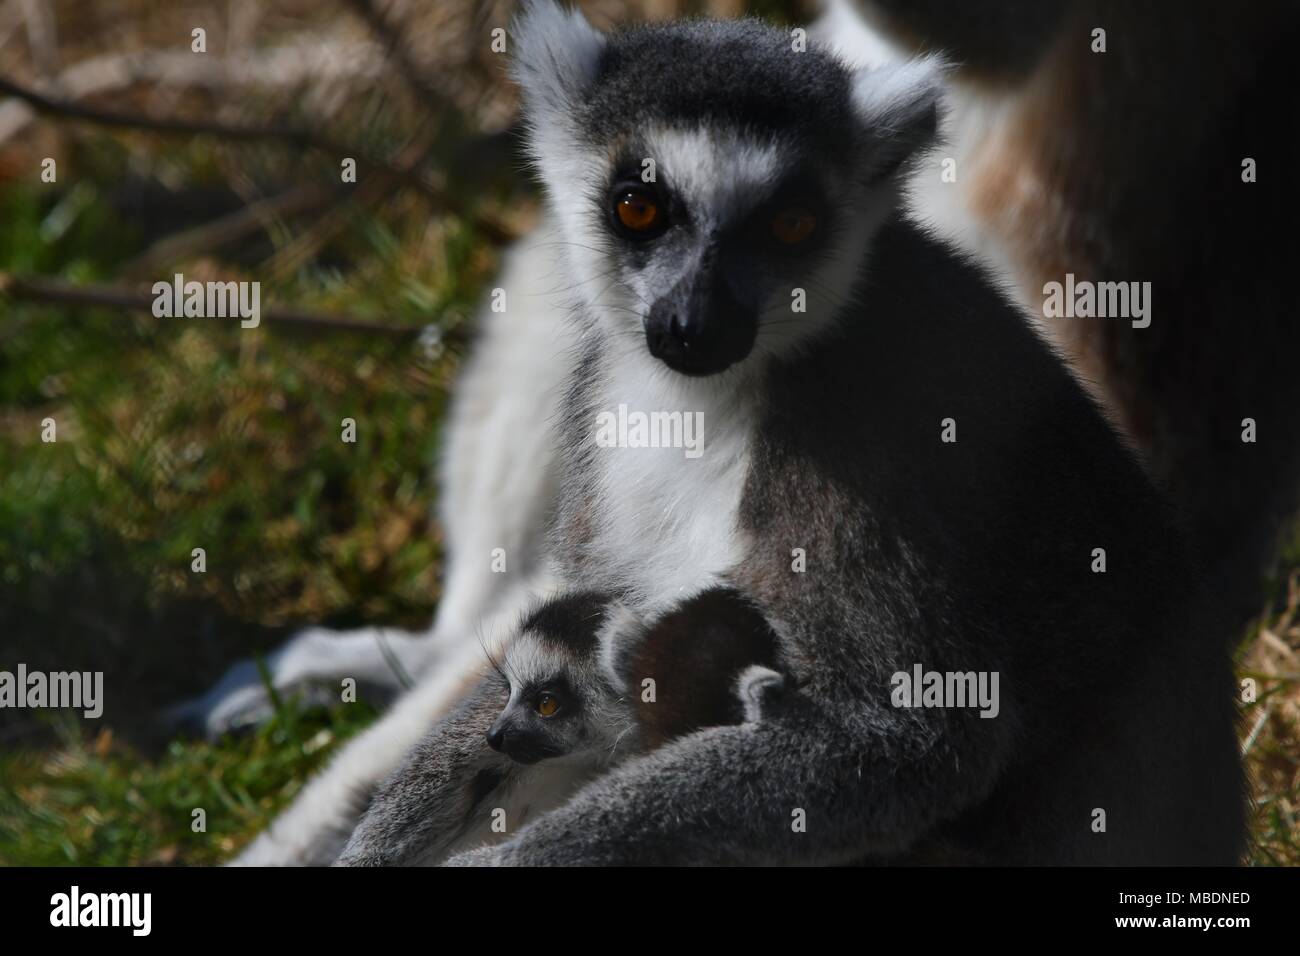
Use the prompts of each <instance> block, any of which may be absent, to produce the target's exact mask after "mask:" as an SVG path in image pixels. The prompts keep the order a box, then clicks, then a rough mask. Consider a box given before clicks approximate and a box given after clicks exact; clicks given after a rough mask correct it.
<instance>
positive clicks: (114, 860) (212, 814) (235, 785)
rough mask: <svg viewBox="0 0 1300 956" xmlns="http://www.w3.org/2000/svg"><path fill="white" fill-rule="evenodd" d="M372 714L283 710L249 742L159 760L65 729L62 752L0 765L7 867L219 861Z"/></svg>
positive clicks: (8, 758)
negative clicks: (14, 865) (2, 782)
mask: <svg viewBox="0 0 1300 956" xmlns="http://www.w3.org/2000/svg"><path fill="white" fill-rule="evenodd" d="M374 715H375V710H374V709H373V708H372V707H369V706H368V705H366V704H364V703H358V704H354V705H350V706H343V707H340V708H337V709H335V710H332V711H328V712H326V711H320V710H316V711H312V712H310V713H304V712H302V711H300V710H299V709H298V708H297V707H296V706H294V705H293V704H292V703H288V704H286V705H285V706H283V707H282V708H281V709H280V711H279V712H278V713H277V714H276V716H275V717H274V718H273V719H272V720H271V721H270V722H269V723H267V724H265V725H264V726H262V727H260V728H258V729H257V730H256V731H255V732H253V733H251V734H248V735H245V736H241V737H228V738H226V739H224V740H222V741H219V742H217V743H211V744H209V743H205V742H202V741H194V740H183V739H177V740H173V741H171V742H170V743H169V744H167V746H166V748H165V750H164V752H163V753H161V754H160V755H157V756H156V757H152V758H150V757H147V756H145V755H143V754H141V753H140V752H139V751H137V750H135V749H134V748H132V747H130V746H128V745H124V744H121V743H119V742H116V741H115V740H114V738H113V734H112V732H111V731H110V730H108V729H101V730H98V731H96V730H95V729H93V728H91V727H89V726H86V725H82V724H78V723H77V722H75V721H62V722H59V723H58V725H57V726H56V728H55V730H56V731H57V741H58V743H57V745H56V746H54V747H52V748H49V749H43V750H26V749H24V750H18V751H16V752H12V753H7V754H4V755H0V779H3V780H5V781H6V786H5V787H3V788H0V863H7V864H23V865H26V866H68V865H95V866H131V865H141V864H144V865H167V864H178V863H186V864H213V863H219V862H222V861H224V860H225V859H227V858H228V857H229V856H230V855H231V854H232V853H234V852H235V850H237V849H238V848H239V847H240V846H242V845H243V843H244V842H246V841H247V839H248V838H249V837H250V836H251V835H252V834H254V833H256V832H257V831H258V830H260V829H262V828H263V827H264V826H266V824H267V823H268V822H269V821H270V820H271V817H272V816H273V815H274V813H275V811H276V810H277V809H279V808H281V807H283V806H284V805H285V804H286V803H287V802H288V801H289V800H291V799H293V797H294V795H295V794H296V793H297V792H298V790H299V789H300V788H301V787H302V785H303V782H304V780H305V779H306V778H307V776H308V775H309V774H310V773H311V772H312V771H314V770H315V769H317V768H318V767H319V766H320V765H321V763H322V762H323V761H324V760H325V759H326V758H327V757H328V756H329V755H330V754H331V753H332V752H333V751H334V749H335V747H337V745H338V744H339V743H341V742H342V741H344V740H346V739H347V738H348V737H350V736H351V735H352V734H354V733H356V732H357V731H358V730H360V729H361V728H363V727H364V726H365V725H366V724H368V723H369V722H370V721H371V720H372V719H373V718H374ZM200 810H201V811H202V815H198V814H196V811H200Z"/></svg>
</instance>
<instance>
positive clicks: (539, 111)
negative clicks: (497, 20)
mask: <svg viewBox="0 0 1300 956" xmlns="http://www.w3.org/2000/svg"><path fill="white" fill-rule="evenodd" d="M510 32H511V37H512V39H513V41H514V75H515V79H516V81H517V82H518V83H519V85H520V87H521V88H522V89H523V93H524V107H525V110H526V111H527V113H528V118H529V121H530V122H531V123H532V124H533V125H534V126H545V124H547V123H549V122H554V121H557V120H563V119H565V118H566V117H567V115H568V114H569V113H570V112H571V111H572V109H573V108H574V106H576V105H577V104H578V103H579V102H580V101H581V99H582V97H583V94H584V93H586V91H587V90H588V89H590V87H591V84H592V83H593V82H595V79H596V74H597V72H598V70H599V69H600V56H601V53H602V52H603V51H604V49H605V42H606V39H605V34H603V33H601V32H600V31H599V30H597V29H596V28H595V27H593V26H592V25H591V24H590V23H588V22H587V20H586V18H585V17H583V15H582V14H581V13H580V12H579V11H577V10H566V9H565V8H564V7H562V6H560V5H559V4H558V3H556V2H555V0H529V2H526V3H525V4H524V9H523V12H522V13H520V14H519V16H518V17H516V18H515V22H514V25H513V26H512V28H511V31H510Z"/></svg>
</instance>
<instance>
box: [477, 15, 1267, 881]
mask: <svg viewBox="0 0 1300 956" xmlns="http://www.w3.org/2000/svg"><path fill="white" fill-rule="evenodd" d="M513 35H514V37H515V49H516V60H517V64H518V75H519V77H520V80H521V83H522V85H523V89H524V103H525V113H526V116H527V118H528V120H529V123H530V128H531V130H532V138H531V145H532V150H533V155H534V158H535V160H536V164H537V168H538V172H539V173H540V176H541V179H542V182H543V184H544V186H545V189H546V191H547V196H548V199H549V202H550V204H551V209H552V211H553V213H554V215H555V217H556V220H557V221H558V223H559V225H560V230H561V233H562V239H563V241H564V242H565V247H564V248H565V252H566V261H567V264H568V267H569V269H570V272H571V276H572V280H573V283H574V286H575V288H576V289H578V290H579V294H580V296H581V298H582V302H581V315H582V316H583V318H584V320H585V323H584V326H583V328H584V338H583V351H582V358H581V360H580V362H579V365H578V368H577V370H576V372H575V376H574V382H573V386H572V388H571V390H570V392H569V394H568V397H567V399H566V402H565V408H564V416H565V417H564V434H565V440H564V441H563V442H561V446H560V447H561V454H562V456H563V458H564V465H565V471H564V480H563V481H562V482H561V485H560V507H559V518H558V521H557V528H556V534H555V541H556V553H557V556H558V559H559V562H560V567H561V574H562V576H563V577H564V578H565V579H566V580H568V581H573V582H582V583H583V584H584V586H595V587H597V588H602V589H604V588H610V589H617V590H620V591H624V592H626V593H628V594H629V595H630V600H631V601H632V603H633V607H634V609H635V610H636V611H638V612H644V611H645V610H647V609H653V608H655V607H656V606H658V605H659V604H660V603H661V602H668V601H672V602H676V601H680V600H681V599H682V597H683V596H684V595H689V594H690V593H692V592H693V591H696V590H699V589H702V588H707V587H710V586H712V585H714V584H716V583H719V582H725V583H728V584H730V585H732V586H734V587H736V588H738V589H739V590H740V591H741V593H742V594H743V595H744V596H745V597H746V598H748V599H749V600H751V601H753V602H754V603H755V605H756V606H757V607H758V608H759V609H760V610H761V611H762V612H763V614H764V615H765V617H766V618H767V620H768V621H769V622H771V624H772V626H773V627H774V628H775V630H776V632H777V634H778V636H779V638H780V642H781V645H780V646H781V652H782V657H783V659H784V660H785V661H786V662H787V663H788V665H789V668H790V671H791V672H792V677H793V680H794V685H795V686H794V688H793V689H792V690H791V691H790V692H789V693H788V694H787V695H786V697H785V699H784V700H783V702H782V707H781V708H780V709H779V711H778V712H777V713H776V714H774V715H773V716H772V717H771V718H770V719H764V720H762V721H760V722H758V723H755V724H752V725H744V726H741V727H715V728H711V729H708V730H705V731H702V732H700V733H697V734H693V735H691V736H689V737H686V738H683V739H680V740H677V741H674V742H672V743H669V744H668V745H666V746H664V747H663V748H661V749H659V750H657V751H655V752H653V753H651V754H647V755H644V756H641V757H637V758H635V759H632V760H629V761H627V762H625V763H623V764H621V765H620V766H619V767H617V768H615V769H614V770H612V771H611V772H610V773H609V774H608V775H606V776H605V777H602V778H601V779H599V780H597V781H595V782H594V783H592V784H590V785H589V786H587V787H586V788H585V789H584V790H583V791H581V792H580V793H579V794H578V795H577V796H576V797H575V798H574V799H573V800H571V801H570V802H568V803H567V804H565V805H564V806H562V807H560V808H558V809H557V810H554V811H552V812H551V813H549V814H547V815H545V816H544V817H542V818H541V819H539V820H537V821H535V822H533V823H532V824H530V825H529V826H527V827H525V828H524V829H523V830H522V831H521V832H520V833H518V834H517V835H515V836H514V837H513V838H512V839H510V840H508V841H506V842H505V843H503V844H501V845H499V846H497V847H494V848H491V849H489V850H486V851H479V852H478V853H476V854H475V856H474V857H472V858H471V859H473V860H474V861H475V862H485V861H487V862H503V863H521V864H529V863H605V864H609V863H626V862H671V863H719V862H785V863H795V862H799V863H832V862H848V861H854V860H864V859H869V860H875V861H891V860H894V861H902V860H907V859H912V858H915V857H916V856H924V855H927V854H928V853H929V852H930V851H931V850H932V848H933V847H934V846H935V845H936V844H942V845H944V846H951V847H956V848H957V849H958V850H959V852H961V853H964V854H969V855H970V856H972V857H974V858H978V859H983V860H987V861H990V862H1003V863H1017V862H1020V863H1026V862H1040V863H1044V862H1045V863H1067V862H1075V863H1085V862H1092V863H1104V862H1112V863H1191V862H1200V863H1223V864H1228V863H1232V862H1234V861H1235V860H1236V859H1237V856H1238V853H1239V851H1240V848H1241V844H1242V808H1241V775H1240V767H1239V764H1238V761H1237V755H1236V744H1235V739H1234V735H1233V731H1232V721H1233V714H1232V704H1231V697H1230V688H1231V685H1230V671H1229V668H1228V662H1227V659H1226V655H1225V654H1224V653H1223V651H1222V648H1221V646H1220V645H1219V643H1218V642H1217V641H1216V640H1210V639H1206V638H1205V636H1204V635H1203V634H1201V633H1200V632H1199V631H1198V629H1197V628H1196V627H1195V622H1192V621H1189V620H1186V619H1185V610H1186V606H1187V599H1188V598H1189V594H1188V592H1187V583H1188V582H1189V580H1190V576H1189V574H1188V571H1187V567H1186V562H1185V558H1184V554H1183V548H1182V544H1181V540H1180V538H1179V536H1178V534H1177V533H1176V532H1175V530H1174V529H1173V528H1172V526H1171V523H1170V521H1169V519H1168V517H1167V513H1166V509H1165V507H1164V505H1163V503H1162V501H1161V499H1160V498H1159V496H1158V495H1157V494H1156V492H1155V490H1154V489H1153V488H1152V487H1151V485H1150V483H1149V481H1148V479H1147V478H1146V476H1145V475H1144V474H1143V472H1142V471H1141V469H1140V468H1139V467H1138V465H1137V464H1136V462H1135V461H1134V459H1133V458H1132V456H1131V454H1130V453H1129V452H1128V451H1127V450H1126V448H1125V447H1124V446H1123V444H1122V443H1121V442H1120V441H1119V439H1118V438H1117V436H1116V434H1115V432H1114V431H1113V430H1112V428H1111V427H1110V426H1109V425H1108V424H1107V422H1106V421H1105V419H1104V418H1103V416H1102V415H1101V414H1100V413H1099V411H1098V410H1097V408H1096V407H1095V405H1094V404H1093V403H1092V402H1091V401H1090V400H1089V398H1088V397H1087V396H1086V395H1085V394H1084V392H1083V391H1082V389H1081V388H1080V387H1079V386H1078V384H1077V383H1075V382H1074V381H1073V380H1072V378H1071V377H1070V375H1069V374H1068V372H1067V370H1066V369H1065V368H1064V366H1063V365H1062V363H1061V362H1060V361H1059V360H1057V358H1056V357H1055V356H1054V355H1053V354H1052V352H1051V351H1050V350H1049V348H1048V347H1047V346H1045V345H1044V344H1043V343H1042V342H1041V341H1040V340H1039V339H1038V338H1036V337H1035V335H1034V334H1033V333H1032V332H1031V331H1030V330H1029V328H1028V327H1027V325H1026V323H1025V321H1024V319H1023V317H1022V316H1021V315H1020V314H1019V313H1018V312H1017V311H1016V309H1015V308H1013V307H1012V306H1011V305H1010V304H1009V303H1008V302H1007V300H1006V299H1005V298H1004V297H1003V296H1002V295H1001V294H999V293H998V292H997V291H996V290H995V289H994V287H993V286H992V285H991V284H990V282H989V281H988V280H987V279H986V278H985V276H984V275H983V274H982V273H981V272H980V271H979V270H978V269H977V268H975V267H974V266H973V265H971V264H970V263H969V262H967V261H965V260H964V259H963V258H962V257H961V256H960V255H958V254H956V253H955V252H954V251H953V250H951V249H950V248H947V247H945V246H944V245H942V244H940V243H938V242H936V241H934V240H933V239H931V238H929V237H927V236H926V235H925V234H923V233H922V232H920V231H919V230H918V229H917V228H916V227H915V226H912V225H910V224H909V223H907V222H906V221H904V220H902V219H900V218H898V217H897V216H896V215H895V214H894V207H895V205H896V202H897V190H898V182H899V180H898V178H897V176H896V172H897V170H898V169H899V167H900V164H902V163H904V162H905V161H906V160H907V159H908V158H909V157H910V156H911V155H912V154H913V153H914V152H915V151H916V150H917V149H919V148H922V147H924V146H925V145H926V144H927V142H928V141H929V139H930V138H931V137H932V135H933V134H934V131H935V128H936V108H937V101H938V97H939V90H940V78H939V75H938V68H937V66H936V65H935V64H933V63H931V62H928V61H919V62H908V63H904V64H901V65H899V66H896V67H893V68H887V69H884V70H878V71H869V70H861V71H853V70H850V69H847V68H845V67H844V66H842V65H841V64H840V63H839V62H838V61H837V60H835V59H834V58H833V57H831V56H829V55H827V54H826V53H824V52H821V51H819V50H816V49H808V50H807V51H802V52H800V51H799V50H798V49H797V45H796V44H792V43H791V38H790V36H789V35H788V34H786V33H783V32H781V31H778V30H775V29H772V28H768V27H764V26H761V25H759V24H757V23H753V22H735V23H706V22H692V23H682V24H671V25H664V26H653V27H644V28H637V29H633V30H629V31H627V32H623V33H619V34H615V35H612V36H606V35H603V34H601V33H599V32H597V31H595V30H594V29H592V28H591V27H590V26H589V25H588V24H587V23H586V22H585V21H584V20H583V19H582V18H581V17H580V15H577V14H570V13H565V12H562V11H561V10H559V9H558V8H556V7H554V6H552V5H550V4H541V5H535V6H533V7H531V8H530V12H529V14H528V15H527V16H526V18H525V20H524V21H523V22H522V23H521V24H519V25H518V26H517V27H516V28H515V30H514V32H513ZM796 94H797V95H796ZM646 160H653V167H652V168H653V169H654V170H655V173H656V175H655V178H654V180H653V181H652V182H646V181H645V179H644V178H641V177H639V176H638V171H639V170H643V169H646V168H651V167H650V166H649V165H648V164H647V163H646ZM800 292H802V293H803V296H802V297H801V296H800ZM792 301H794V302H802V303H803V304H805V306H806V312H800V311H799V310H798V309H797V308H796V309H792V308H791V304H792ZM624 407H626V408H628V409H633V410H640V411H643V412H651V411H663V412H671V411H680V412H683V413H692V412H696V413H702V414H703V416H704V422H705V444H704V453H703V454H702V455H701V456H699V457H698V458H689V457H683V456H682V454H681V451H680V449H671V448H649V449H648V448H639V447H620V446H619V445H618V444H617V443H615V445H614V447H605V445H604V444H603V443H602V442H600V441H599V440H598V439H597V437H596V430H597V427H598V423H599V422H600V420H601V416H602V414H604V413H606V412H611V411H612V410H614V409H620V408H624ZM687 603H688V604H689V600H688V601H687ZM912 675H915V679H914V681H913V676H912ZM931 675H934V676H936V677H937V687H938V690H937V691H936V692H935V694H934V695H933V696H932V695H931V690H932V689H934V687H935V681H934V680H932V677H931ZM954 676H955V677H956V678H958V680H957V681H956V682H954V680H953V678H954ZM977 676H979V677H980V678H981V679H982V678H983V677H985V676H987V677H989V678H990V682H992V680H997V679H1000V687H1001V700H1000V708H999V710H998V713H997V715H996V716H994V717H992V719H986V718H988V717H989V716H990V715H989V714H988V713H984V714H981V713H980V712H979V711H977V710H976V709H975V708H973V707H971V706H969V703H970V702H969V701H966V700H965V699H964V698H959V697H957V696H956V694H955V691H954V688H957V689H960V687H961V686H962V681H963V680H965V679H967V678H968V677H969V678H970V679H972V680H973V679H975V678H976V677H977ZM900 679H901V680H900ZM923 684H924V686H925V687H926V690H925V692H924V694H922V692H921V687H922V685H923ZM904 685H906V686H907V687H908V688H909V690H908V693H907V694H905V695H903V696H901V697H900V694H899V688H900V686H904ZM945 687H947V688H948V690H947V696H945V692H944V688H945ZM912 688H914V689H915V690H914V692H913V690H912Z"/></svg>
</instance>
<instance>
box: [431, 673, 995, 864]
mask: <svg viewBox="0 0 1300 956" xmlns="http://www.w3.org/2000/svg"><path fill="white" fill-rule="evenodd" d="M848 716H849V719H844V715H835V714H831V713H828V712H826V711H823V710H820V709H819V708H818V707H816V706H815V705H814V704H813V703H812V701H811V700H810V699H809V697H808V696H805V695H804V694H802V693H799V692H797V691H796V692H793V693H791V694H789V695H787V696H786V699H785V700H783V702H782V704H781V706H780V707H779V709H778V712H777V713H775V714H773V715H772V716H771V717H770V718H769V717H766V716H765V717H764V719H762V720H761V721H759V722H758V723H746V724H742V725H740V726H728V727H714V728H709V729H707V730H704V731H700V732H698V733H695V734H692V735H690V736H688V737H684V738H682V739H680V740H678V741H675V742H674V743H671V744H669V745H667V746H665V747H663V748H661V749H659V750H657V751H654V752H653V753H650V754H648V755H645V756H642V757H640V758H638V759H636V760H633V761H630V762H629V763H626V764H624V765H622V766H620V767H619V768H617V769H616V770H614V771H613V772H612V773H610V774H608V775H607V776H605V777H604V778H602V779H600V780H598V781H596V782H594V783H593V784H591V785H590V786H588V787H586V788H585V789H583V790H582V791H581V792H580V793H579V794H578V795H577V796H575V797H574V799H572V800H571V801H570V802H569V803H567V804H566V805H565V806H563V807H560V808H559V809H557V810H555V811H553V812H551V813H550V814H548V815H546V816H544V817H542V818H540V819H539V820H538V821H537V822H535V823H533V824H532V825H530V826H528V827H525V828H524V829H523V830H521V831H520V832H519V833H518V834H517V835H516V836H515V837H514V838H513V839H511V840H509V841H508V842H506V843H503V844H500V845H498V846H494V847H486V848H483V849H481V850H476V851H471V852H470V853H466V854H460V855H458V856H456V857H453V858H452V859H451V860H450V861H449V863H450V864H452V865H480V864H495V865H523V866H528V865H543V864H544V865H620V864H719V863H769V864H770V863H804V864H810V863H811V864H827V863H845V862H850V861H854V860H861V859H863V858H864V857H872V856H878V857H888V856H889V855H891V854H895V853H899V852H902V851H904V850H906V849H907V847H908V846H909V845H910V844H911V843H912V842H913V841H914V840H915V838H916V837H917V836H919V835H920V834H922V833H923V832H925V831H926V830H927V829H928V828H929V827H931V826H933V825H934V824H935V823H937V822H939V821H940V820H941V819H943V817H944V816H945V815H947V814H949V813H951V812H953V809H954V808H958V807H960V806H962V805H963V804H967V803H969V802H973V801H975V800H977V799H978V798H980V797H981V796H983V795H985V794H986V793H987V792H988V791H989V790H990V789H991V787H992V785H993V781H994V780H995V779H996V776H997V772H998V769H999V768H1000V766H1001V763H1002V757H1003V754H1004V753H1005V752H1006V740H1005V732H1004V731H1003V730H1001V729H1000V728H996V727H992V726H989V725H993V724H999V722H998V721H991V720H990V721H980V720H979V718H978V717H975V716H974V715H972V714H970V713H969V712H968V713H967V714H964V715H953V714H951V713H944V712H942V711H937V710H919V709H918V710H908V711H901V710H900V711H893V710H891V711H884V712H878V713H865V712H863V711H862V710H859V711H857V712H856V713H853V714H851V715H848ZM972 718H973V720H974V723H971V722H970V721H971V719H972ZM981 723H982V724H983V726H980V724H981ZM798 811H803V812H802V814H801V813H799V812H798ZM801 818H802V820H803V821H804V825H803V826H802V827H800V826H797V825H796V824H797V823H798V822H799V821H800V819H801Z"/></svg>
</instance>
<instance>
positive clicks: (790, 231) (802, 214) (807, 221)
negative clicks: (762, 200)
mask: <svg viewBox="0 0 1300 956" xmlns="http://www.w3.org/2000/svg"><path fill="white" fill-rule="evenodd" d="M816 228H817V217H816V216H814V215H813V214H812V212H811V211H810V210H808V209H806V208H804V207H803V206H789V207H787V208H785V209H782V210H781V211H780V212H778V213H777V214H776V215H775V216H774V217H772V236H773V237H774V238H775V239H776V241H777V242H780V243H783V244H785V245H787V246H793V245H796V244H797V243H800V242H803V241H804V240H805V239H807V238H808V237H809V236H811V235H812V234H813V232H814V231H815V230H816Z"/></svg>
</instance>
